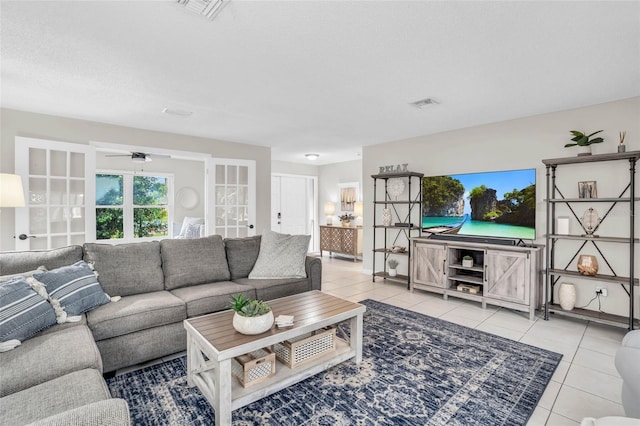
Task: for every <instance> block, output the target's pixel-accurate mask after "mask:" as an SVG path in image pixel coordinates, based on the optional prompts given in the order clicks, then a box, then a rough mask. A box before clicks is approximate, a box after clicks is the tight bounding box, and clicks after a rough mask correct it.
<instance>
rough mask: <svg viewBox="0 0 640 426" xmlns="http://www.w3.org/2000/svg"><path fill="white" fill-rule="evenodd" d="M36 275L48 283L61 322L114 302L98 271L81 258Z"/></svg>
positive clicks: (48, 291)
mask: <svg viewBox="0 0 640 426" xmlns="http://www.w3.org/2000/svg"><path fill="white" fill-rule="evenodd" d="M33 278H34V279H35V280H36V281H37V282H39V283H42V284H43V285H44V286H45V288H46V290H47V293H48V294H49V301H50V302H51V304H52V305H53V307H54V309H55V311H56V316H57V317H58V322H59V323H63V322H68V321H69V319H67V317H68V316H77V315H80V314H82V313H84V312H87V311H90V310H92V309H94V308H97V307H98V306H100V305H104V304H106V303H109V302H110V301H111V299H110V298H109V296H108V295H107V294H106V293H105V292H104V291H103V290H102V286H100V283H99V282H98V277H97V276H96V273H95V272H94V271H93V270H92V269H91V268H90V267H89V265H87V264H86V262H84V261H82V260H81V261H79V262H76V263H74V264H73V265H69V266H63V267H62V268H57V269H53V270H51V271H47V272H43V273H36V274H33Z"/></svg>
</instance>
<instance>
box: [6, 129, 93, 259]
mask: <svg viewBox="0 0 640 426" xmlns="http://www.w3.org/2000/svg"><path fill="white" fill-rule="evenodd" d="M15 148H16V149H15V153H16V158H15V170H16V173H17V174H19V175H20V176H21V177H22V183H23V185H24V188H25V192H26V194H27V196H26V199H25V204H26V205H25V207H22V208H18V209H16V221H15V224H16V228H15V235H16V250H38V249H50V248H56V247H64V246H68V245H71V244H83V243H85V242H91V241H95V236H96V220H95V209H94V208H93V206H94V200H95V149H94V148H93V147H92V146H89V145H81V144H74V143H66V142H56V141H48V140H42V139H33V138H24V137H16V140H15Z"/></svg>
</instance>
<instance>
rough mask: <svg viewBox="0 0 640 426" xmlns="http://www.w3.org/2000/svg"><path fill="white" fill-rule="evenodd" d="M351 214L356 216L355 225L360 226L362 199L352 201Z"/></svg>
mask: <svg viewBox="0 0 640 426" xmlns="http://www.w3.org/2000/svg"><path fill="white" fill-rule="evenodd" d="M353 215H354V216H355V217H356V226H362V201H356V202H355V203H353Z"/></svg>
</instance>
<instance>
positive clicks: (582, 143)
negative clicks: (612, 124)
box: [564, 130, 604, 156]
mask: <svg viewBox="0 0 640 426" xmlns="http://www.w3.org/2000/svg"><path fill="white" fill-rule="evenodd" d="M600 132H602V130H598V131H597V132H593V133H591V134H590V135H585V134H584V133H582V132H579V131H577V130H571V134H572V135H573V137H572V138H571V140H572V141H573V143H568V144H565V146H564V147H565V148H568V147H570V146H578V156H581V155H591V145H593V144H594V143H602V142H604V139H602V138H600V137H598V138H594V139H591V137H592V136H594V135H597V134H598V133H600Z"/></svg>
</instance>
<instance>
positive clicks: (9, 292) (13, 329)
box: [0, 277, 56, 351]
mask: <svg viewBox="0 0 640 426" xmlns="http://www.w3.org/2000/svg"><path fill="white" fill-rule="evenodd" d="M55 323H56V314H55V312H54V311H53V308H52V307H51V305H50V304H49V302H47V300H46V299H44V298H43V297H42V296H40V295H39V294H38V293H36V292H35V290H33V289H32V288H31V286H30V285H29V283H28V282H27V280H26V279H25V278H24V277H16V278H13V279H11V280H9V281H7V282H4V283H2V285H0V342H7V341H9V340H19V341H21V342H22V341H24V340H26V339H28V338H29V337H31V336H33V335H34V334H36V333H37V332H39V331H40V330H43V329H45V328H47V327H51V326H52V325H54V324H55ZM16 344H17V342H16ZM13 347H15V345H10V346H8V347H6V349H12V348H13ZM2 350H3V349H0V351H2Z"/></svg>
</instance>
